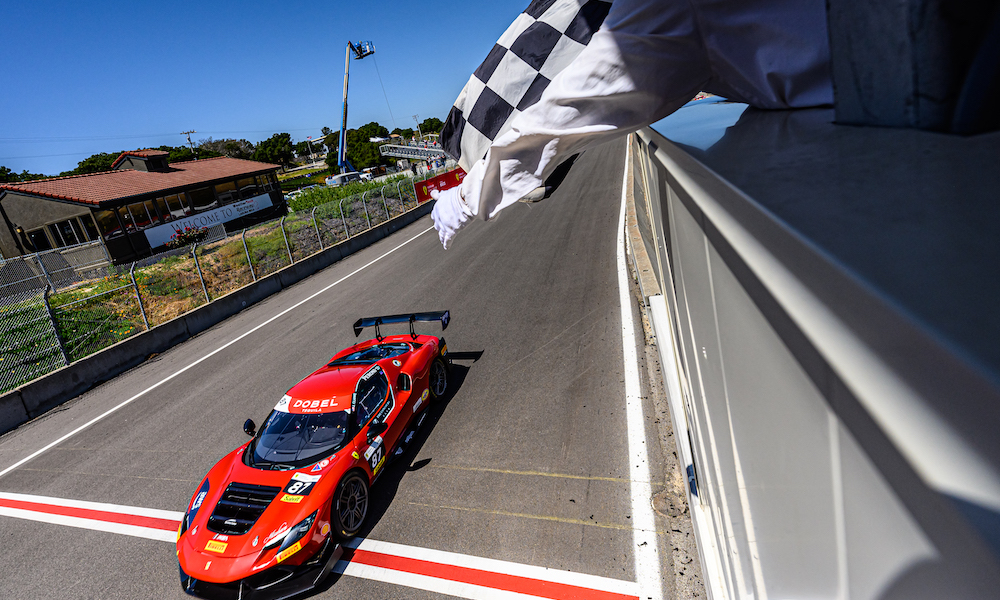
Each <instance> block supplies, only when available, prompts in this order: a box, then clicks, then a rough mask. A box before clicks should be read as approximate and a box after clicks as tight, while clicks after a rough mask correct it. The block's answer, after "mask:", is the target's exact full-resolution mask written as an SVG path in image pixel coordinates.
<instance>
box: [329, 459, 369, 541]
mask: <svg viewBox="0 0 1000 600" xmlns="http://www.w3.org/2000/svg"><path fill="white" fill-rule="evenodd" d="M330 508H331V510H330V524H331V525H332V527H333V530H334V532H336V533H337V534H338V535H339V536H340V537H342V538H344V539H348V538H352V537H354V536H356V535H357V534H358V531H360V530H361V526H362V525H363V524H364V522H365V517H367V516H368V478H367V477H365V475H364V474H363V473H361V472H360V471H351V472H350V473H348V474H347V476H345V477H344V478H343V479H341V480H340V483H339V484H338V485H337V491H336V492H335V493H334V494H333V504H332V506H331V507H330Z"/></svg>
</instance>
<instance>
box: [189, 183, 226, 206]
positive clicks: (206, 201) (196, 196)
mask: <svg viewBox="0 0 1000 600" xmlns="http://www.w3.org/2000/svg"><path fill="white" fill-rule="evenodd" d="M188 197H190V198H191V204H192V205H193V208H194V210H195V211H203V210H209V209H212V208H215V207H216V206H218V205H219V203H218V202H217V201H216V200H215V190H213V189H212V188H210V187H205V188H199V189H197V190H191V191H190V192H188Z"/></svg>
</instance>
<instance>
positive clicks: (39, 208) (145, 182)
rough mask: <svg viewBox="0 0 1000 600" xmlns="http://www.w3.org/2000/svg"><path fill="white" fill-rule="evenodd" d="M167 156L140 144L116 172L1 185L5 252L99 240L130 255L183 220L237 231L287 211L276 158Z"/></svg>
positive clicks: (124, 257)
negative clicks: (269, 160) (174, 159)
mask: <svg viewBox="0 0 1000 600" xmlns="http://www.w3.org/2000/svg"><path fill="white" fill-rule="evenodd" d="M167 156H168V155H167V153H166V152H163V151H161V150H134V151H129V152H123V153H122V155H121V156H119V157H118V158H117V159H115V162H114V163H113V165H112V170H111V171H105V172H102V173H92V174H88V175H72V176H69V177H55V178H52V179H40V180H36V181H28V182H24V183H3V184H0V216H2V218H3V221H4V225H5V226H0V251H2V252H3V256H4V257H12V256H18V255H21V254H30V253H33V252H40V251H42V250H48V249H51V248H57V247H61V246H72V245H75V244H78V243H83V242H87V241H95V240H101V241H103V242H104V244H105V246H106V247H107V249H108V252H109V254H110V255H111V257H112V259H113V260H114V261H115V262H125V261H129V260H134V259H136V258H139V257H142V256H148V255H150V254H151V253H153V252H154V251H156V250H158V249H162V247H163V245H164V244H165V243H166V242H167V241H168V240H169V239H170V237H171V236H172V235H173V233H174V232H175V231H177V230H179V229H184V227H209V226H213V225H218V224H220V223H221V224H225V226H226V228H227V230H235V229H241V228H243V227H247V226H249V225H252V224H255V223H259V222H261V221H265V220H268V219H273V218H275V217H279V216H281V215H283V214H285V213H286V212H287V206H286V204H285V200H284V197H283V195H282V193H281V188H280V187H279V185H278V178H277V170H278V169H280V167H279V166H278V165H272V164H267V163H262V162H257V161H252V160H242V159H238V158H228V157H219V158H209V159H203V160H193V161H187V162H178V163H168V162H167Z"/></svg>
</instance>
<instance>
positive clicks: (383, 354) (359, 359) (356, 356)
mask: <svg viewBox="0 0 1000 600" xmlns="http://www.w3.org/2000/svg"><path fill="white" fill-rule="evenodd" d="M409 351H410V345H409V344H407V343H405V342H399V343H395V344H378V345H375V346H371V347H370V348H365V349H364V350H359V351H358V352H352V353H350V354H348V355H346V356H342V357H340V358H338V359H337V360H335V361H333V362H331V363H330V364H329V365H327V366H330V367H337V366H341V365H370V364H371V363H373V362H375V361H378V360H382V359H383V358H390V357H393V356H399V355H400V354H404V353H406V352H409Z"/></svg>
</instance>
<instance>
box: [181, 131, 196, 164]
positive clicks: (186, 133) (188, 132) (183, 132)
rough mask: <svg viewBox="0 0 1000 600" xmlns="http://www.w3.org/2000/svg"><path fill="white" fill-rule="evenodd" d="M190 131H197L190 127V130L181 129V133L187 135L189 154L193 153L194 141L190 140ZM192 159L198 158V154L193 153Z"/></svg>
mask: <svg viewBox="0 0 1000 600" xmlns="http://www.w3.org/2000/svg"><path fill="white" fill-rule="evenodd" d="M192 133H198V132H197V131H195V130H194V129H192V130H191V131H182V132H181V135H186V136H187V138H188V146H190V147H191V154H194V143H193V142H191V134H192ZM194 159H195V160H198V155H196V154H195V156H194Z"/></svg>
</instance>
